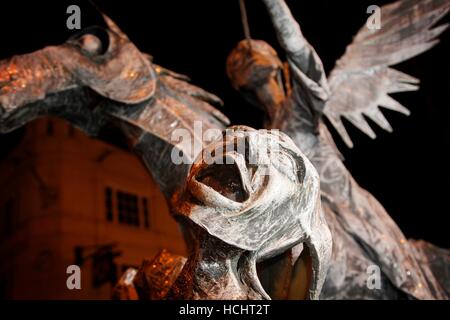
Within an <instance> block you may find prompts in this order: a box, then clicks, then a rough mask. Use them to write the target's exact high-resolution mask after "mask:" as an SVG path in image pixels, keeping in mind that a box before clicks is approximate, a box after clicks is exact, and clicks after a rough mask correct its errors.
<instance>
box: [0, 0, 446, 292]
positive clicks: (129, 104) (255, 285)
mask: <svg viewBox="0 0 450 320" xmlns="http://www.w3.org/2000/svg"><path fill="white" fill-rule="evenodd" d="M265 2H266V4H267V6H268V9H269V12H270V13H271V16H272V20H273V23H274V25H275V27H276V29H277V30H278V31H279V38H280V40H281V43H282V46H283V48H285V50H286V51H287V54H288V57H289V62H290V64H289V68H290V71H289V72H286V73H285V75H286V78H287V77H288V76H292V81H287V79H285V82H284V85H285V87H284V89H283V90H284V91H280V90H279V89H280V88H277V85H278V84H279V83H280V82H277V80H278V78H280V79H281V77H278V78H277V77H276V76H277V75H280V73H279V72H278V71H281V70H283V68H282V65H281V63H280V62H279V60H278V59H277V58H276V54H275V52H274V51H273V50H272V49H271V48H270V47H269V46H268V45H267V44H265V43H262V42H252V44H253V43H254V45H252V48H251V52H252V55H253V54H254V55H255V56H257V57H259V58H260V59H259V58H258V60H257V62H258V63H259V62H263V63H265V64H267V65H264V68H263V70H264V72H260V71H257V72H255V71H254V70H261V69H260V68H258V67H259V64H258V63H257V64H255V69H254V70H242V72H243V73H242V74H239V73H238V74H237V75H236V74H234V75H233V72H230V75H231V76H232V78H233V77H234V78H233V79H234V81H233V83H234V85H235V87H236V88H238V89H243V86H244V85H247V84H249V85H252V83H253V82H252V81H253V79H252V76H257V80H258V81H261V80H262V83H261V82H258V84H257V86H253V87H251V88H246V89H250V90H247V93H250V92H251V91H253V93H256V97H251V98H250V99H251V100H252V101H254V102H256V103H257V104H259V105H261V106H263V107H264V108H265V110H266V111H267V112H268V114H269V117H268V119H269V120H268V121H267V127H268V128H279V129H282V131H284V132H285V133H286V134H287V135H288V136H290V137H291V138H292V139H293V141H294V142H295V143H296V144H297V146H295V145H294V144H293V142H292V141H291V140H290V138H289V137H288V136H286V135H285V134H282V133H267V132H261V131H254V130H253V129H249V128H246V127H232V128H231V129H230V130H231V136H230V139H236V140H239V141H241V140H243V141H244V142H246V143H249V146H250V149H245V148H244V150H247V151H249V150H252V152H256V153H264V151H266V153H267V154H269V155H271V154H273V155H274V157H273V158H270V161H269V163H268V166H269V167H271V168H272V170H271V171H270V172H272V173H273V174H274V176H271V175H265V176H264V175H259V174H256V173H258V171H257V170H256V171H255V172H253V169H257V168H254V167H252V166H248V163H247V162H246V160H245V159H246V153H247V151H244V152H243V153H242V152H241V153H239V152H237V153H235V154H234V155H233V156H234V157H236V159H240V160H238V161H236V163H235V164H234V165H232V166H231V167H230V166H228V165H216V166H213V167H209V166H206V167H205V166H204V164H202V163H203V162H202V160H201V159H202V157H199V154H201V151H202V150H208V148H210V147H211V146H214V145H223V143H224V142H223V141H227V140H226V139H225V140H223V139H222V138H223V137H222V130H223V129H224V128H225V127H226V126H227V125H228V124H229V123H228V119H227V118H226V117H225V116H223V115H222V114H221V113H220V112H219V111H217V110H216V109H215V108H214V107H213V106H212V105H220V104H221V101H220V99H218V98H217V97H215V96H214V95H212V94H210V93H208V92H206V91H204V90H202V89H200V88H198V87H195V86H193V85H191V84H189V83H188V81H187V80H188V79H187V78H186V77H185V76H182V75H179V74H176V73H174V72H171V71H169V70H167V69H165V68H162V67H160V66H157V65H156V64H154V63H153V62H152V58H151V57H150V56H149V55H147V54H144V53H141V52H140V51H139V50H138V49H137V48H136V46H134V44H133V43H132V42H131V41H130V40H129V39H128V37H127V36H126V35H125V34H124V33H123V32H122V31H121V30H120V29H119V28H118V27H117V26H116V25H115V24H114V23H113V22H112V21H111V20H110V19H109V18H108V17H106V16H105V17H104V18H105V21H106V23H107V25H108V28H107V29H102V28H88V29H86V30H85V31H83V32H82V33H81V34H79V35H77V36H76V37H73V38H71V39H69V40H68V41H67V42H66V43H65V44H63V45H60V46H52V47H47V48H44V49H42V50H39V51H36V52H34V53H31V54H25V55H20V56H14V57H12V58H10V59H6V60H2V61H0V131H2V132H9V131H12V130H14V129H16V128H18V127H21V126H23V125H25V124H26V123H28V122H29V121H31V120H33V119H35V118H37V117H39V116H45V115H53V116H57V117H61V118H63V119H66V120H68V121H69V122H71V123H72V124H73V125H75V126H77V127H79V128H80V129H81V130H83V131H84V132H86V133H87V134H89V135H91V136H96V137H99V138H102V136H103V134H104V132H106V131H110V130H118V131H119V132H121V133H122V134H123V135H124V136H125V137H126V139H127V141H128V142H129V143H130V147H131V148H132V149H133V150H134V151H135V152H136V153H137V154H139V155H140V156H141V158H142V159H143V161H144V163H145V164H146V165H147V167H148V169H149V171H150V173H151V174H152V176H153V177H154V179H155V181H156V182H157V184H158V186H159V188H160V189H161V191H162V192H163V194H164V195H165V197H166V200H167V201H168V202H170V203H171V204H172V205H171V211H172V213H173V214H174V216H175V217H176V218H177V220H178V221H179V222H180V225H181V226H182V230H183V233H184V236H185V239H186V244H187V246H188V251H189V256H188V259H187V260H186V259H184V258H182V257H177V256H174V255H171V254H170V253H167V252H162V253H161V254H160V255H159V256H158V257H156V258H155V259H154V260H152V263H154V265H156V266H157V268H155V270H153V271H149V270H148V268H146V266H149V265H150V264H149V263H147V264H146V263H144V264H143V267H142V268H141V270H139V272H137V273H136V272H133V271H132V270H130V271H129V272H127V273H126V274H125V275H124V278H122V279H121V281H120V282H119V285H118V291H117V292H116V293H117V294H118V297H119V298H129V299H134V298H140V299H158V298H171V299H178V298H192V299H208V298H211V299H220V298H236V299H268V298H313V299H314V298H318V297H319V294H320V289H321V286H322V284H323V290H322V295H321V297H322V298H337V299H339V298H409V297H412V298H419V299H426V298H446V297H447V296H446V292H445V290H448V288H444V287H443V286H441V283H440V282H439V281H438V279H436V278H435V275H434V271H435V270H434V269H433V268H434V267H435V264H433V263H428V259H431V257H432V256H433V254H434V255H435V256H438V257H439V258H441V257H445V259H444V258H442V259H440V260H439V261H440V264H439V265H438V267H439V266H440V267H442V266H447V265H448V264H446V263H448V253H447V252H445V251H442V252H441V251H438V249H436V248H434V247H432V246H431V245H428V244H425V243H421V245H417V244H413V243H411V242H409V241H407V240H405V239H404V237H403V235H402V233H401V232H400V230H399V229H398V227H397V226H396V225H395V224H394V222H393V221H392V220H391V219H390V218H389V216H388V215H387V213H386V212H385V211H384V209H383V208H382V206H381V205H380V204H379V203H378V202H377V201H376V200H375V199H374V198H373V197H372V196H371V195H370V194H368V193H367V192H366V191H364V190H362V189H361V188H360V187H359V186H358V185H357V184H356V182H354V180H353V179H352V178H351V176H350V174H349V173H348V171H347V170H346V169H345V167H344V166H343V164H342V159H341V158H340V155H339V153H338V151H337V149H336V147H335V146H334V144H333V143H332V139H331V136H330V135H329V133H328V132H327V130H326V127H325V126H324V124H323V122H322V119H321V116H322V114H325V115H327V116H328V117H329V118H330V120H331V122H332V123H333V124H334V125H335V126H337V129H338V131H339V132H340V133H341V134H342V135H343V136H344V138H345V139H346V141H347V142H349V140H348V139H347V138H346V136H345V134H344V132H343V131H342V128H343V127H342V126H340V122H339V120H337V119H339V117H340V116H342V115H344V116H346V117H348V118H350V119H351V120H352V119H353V120H354V121H352V122H354V123H355V124H357V126H358V127H359V128H362V129H364V131H365V132H369V131H368V129H367V128H368V126H365V125H364V123H365V122H364V123H363V122H361V119H363V118H362V116H361V114H362V113H365V114H366V113H367V112H369V113H370V115H371V116H372V117H373V118H374V119H376V120H377V123H379V124H381V125H382V126H383V127H385V128H386V127H387V124H386V122H384V121H383V120H382V119H384V118H382V117H380V114H381V113H380V112H379V111H378V110H375V109H377V105H378V104H379V105H383V106H386V107H390V108H392V109H396V110H398V111H402V110H404V109H402V108H401V107H400V106H399V105H398V104H397V103H396V102H394V101H393V100H392V99H390V98H389V97H388V96H387V94H388V93H391V92H398V91H405V90H412V89H415V88H416V86H415V85H414V83H415V82H416V81H415V80H414V79H413V78H411V77H409V76H406V75H404V74H402V73H399V72H398V71H394V70H393V69H391V68H389V67H388V66H389V65H391V64H394V63H398V62H400V61H403V60H405V59H406V58H410V57H412V56H414V55H416V54H418V53H420V52H423V51H425V50H427V49H429V48H430V47H431V46H432V45H433V44H434V42H433V41H432V39H434V38H435V37H436V36H437V35H438V34H440V33H441V32H442V31H443V28H437V29H431V30H430V27H431V26H432V25H433V24H434V23H435V22H436V21H437V20H439V18H440V17H442V16H443V15H444V14H445V13H446V12H447V11H448V9H449V5H448V3H449V2H448V1H432V2H431V1H424V2H423V4H422V3H417V1H413V0H411V1H400V2H398V3H395V4H392V5H390V6H387V7H385V8H383V10H385V15H386V17H387V19H386V20H385V23H386V27H387V26H389V28H387V29H386V30H391V31H390V32H387V33H383V31H380V32H379V33H373V34H372V33H368V31H367V30H362V31H361V32H360V34H359V35H358V36H357V37H356V38H355V43H354V44H353V45H352V46H351V47H349V49H348V52H347V54H346V55H345V56H344V58H343V59H341V62H340V63H339V64H338V68H337V69H335V71H334V72H333V73H332V74H331V76H330V81H329V83H330V89H328V84H327V80H326V78H325V75H324V73H323V68H322V67H321V63H320V60H319V58H318V57H317V55H316V54H315V52H314V50H313V49H312V48H311V47H310V46H309V45H308V44H307V42H306V40H304V38H303V37H302V35H301V33H300V29H299V28H298V25H297V23H296V22H295V20H294V19H293V18H292V16H291V15H290V12H289V10H288V8H287V7H286V5H285V4H284V2H283V1H269V0H267V1H265ZM412 12H415V13H416V14H412ZM417 13H420V14H417ZM404 16H405V17H409V18H402V17H404ZM382 30H384V29H382ZM396 31H398V32H396ZM365 41H373V43H372V42H371V43H366V42H365ZM245 46H246V43H244V44H241V45H240V47H239V48H238V51H237V56H236V59H234V60H233V59H231V60H230V61H229V62H230V63H231V64H232V65H231V67H230V68H229V70H230V71H232V70H233V69H236V70H239V66H238V64H239V61H241V60H240V59H245V57H246V55H247V53H248V50H247V49H248V48H246V47H245ZM372 50H374V51H372ZM366 55H369V56H366ZM370 57H376V59H375V60H373V59H370ZM383 59H385V60H383ZM233 64H237V66H233ZM247 71H248V73H245V72H247ZM355 77H356V78H355ZM236 79H237V80H236ZM236 81H238V82H236ZM266 81H269V83H268V85H267V83H265V82H266ZM291 83H292V87H291V86H290V84H291ZM350 88H351V89H352V90H351V91H352V92H350V94H351V96H346V93H349V90H350ZM375 93H376V94H375ZM272 100H273V101H272ZM349 101H350V102H351V103H348V102H349ZM360 101H364V103H363V104H360V103H359V102H360ZM272 102H274V103H272ZM344 102H345V103H344ZM364 108H366V109H364ZM286 117H288V118H289V119H287V118H286ZM355 119H357V120H355ZM196 123H200V124H201V126H202V132H205V131H207V130H209V129H211V130H212V129H214V130H212V131H211V132H215V133H216V134H213V135H210V136H209V138H208V140H205V139H204V137H203V136H201V135H199V134H198V132H197V131H196V130H195V126H196ZM180 130H182V131H184V132H189V134H190V136H191V137H192V139H191V140H181V141H174V139H173V134H174V132H177V131H180ZM225 136H227V135H226V134H225ZM255 137H260V138H261V137H262V138H263V139H266V140H270V141H272V144H270V145H269V147H267V146H266V147H264V146H261V148H260V149H258V145H259V144H258V143H253V142H254V141H259V140H258V139H259V138H255ZM255 139H256V140H255ZM193 141H195V142H196V145H197V148H192V145H191V142H193ZM211 143H212V144H211ZM194 144H195V143H194ZM244 145H245V143H244ZM280 146H281V150H282V152H280V153H278V152H279V151H280V150H279V148H278V147H280ZM252 147H256V149H251V148H252ZM275 147H276V148H275ZM299 149H300V150H301V151H300V150H299ZM302 152H303V153H302ZM174 154H177V155H178V159H179V157H181V161H178V162H177V161H173V155H174ZM303 154H304V155H303ZM305 156H306V157H305ZM194 159H197V162H195V163H194ZM199 159H200V160H199ZM308 159H309V160H310V161H311V162H312V164H313V165H314V166H315V167H316V168H317V170H318V171H319V175H320V179H321V185H320V188H321V202H322V205H320V203H319V202H318V200H319V186H318V179H317V178H318V176H317V174H316V170H315V169H314V168H313V167H312V165H311V164H310V162H309V160H308ZM275 160H276V161H275ZM198 161H200V162H198ZM192 163H194V165H193V166H191V164H192ZM258 165H259V164H258V163H257V164H256V167H258ZM203 169H204V170H205V171H206V172H203ZM200 172H202V174H201V175H200V176H198V174H199V173H200ZM203 173H204V175H203ZM244 173H245V174H244ZM253 177H254V179H255V182H258V181H259V182H261V181H264V183H266V184H262V185H260V186H259V187H258V186H257V184H256V185H255V186H253V185H252V183H253V182H254V181H253V180H251V179H253ZM262 177H264V178H262ZM199 179H200V180H201V181H199ZM258 179H259V180H258ZM261 179H262V180H261ZM265 179H266V180H265ZM249 181H250V183H249ZM239 188H242V190H241V189H239ZM252 188H255V189H252ZM258 188H259V189H258ZM257 190H259V191H261V194H258V193H257V192H256V191H257ZM265 193H266V194H265ZM229 197H232V198H231V199H229ZM218 199H220V201H219V200H218ZM244 204H245V205H248V206H247V207H245V205H244ZM252 205H254V206H255V207H252ZM320 207H323V209H324V213H325V217H326V219H327V220H328V225H329V227H330V229H331V235H332V238H333V243H334V245H333V246H334V247H333V255H332V257H331V262H330V248H331V239H330V233H329V229H328V227H327V222H326V221H325V219H324V218H323V214H322V210H321V209H320ZM252 217H254V219H255V220H254V221H252V220H251V218H252ZM277 219H278V220H277ZM249 226H251V227H249ZM438 253H439V254H438ZM143 258H144V257H143ZM436 261H438V260H437V258H436ZM231 262H232V263H231ZM329 262H330V263H331V267H330V269H329V271H328V274H326V269H327V266H328V264H329ZM230 263H231V264H230ZM373 264H376V265H379V266H380V267H381V269H382V277H383V279H382V280H383V286H384V285H386V286H385V287H383V290H371V291H369V290H368V288H367V286H366V281H365V279H366V278H367V270H366V267H367V266H368V265H373ZM227 268H229V269H227ZM163 271H164V272H163ZM202 272H203V273H202ZM202 274H203V275H205V278H202ZM425 274H426V276H425ZM218 275H220V277H218V279H220V281H217V282H214V281H213V280H214V279H217V277H216V276H218ZM159 276H161V277H164V281H161V278H158V277H159ZM325 277H326V278H325ZM202 279H209V280H208V281H202ZM166 280H167V281H166ZM363 280H364V281H363Z"/></svg>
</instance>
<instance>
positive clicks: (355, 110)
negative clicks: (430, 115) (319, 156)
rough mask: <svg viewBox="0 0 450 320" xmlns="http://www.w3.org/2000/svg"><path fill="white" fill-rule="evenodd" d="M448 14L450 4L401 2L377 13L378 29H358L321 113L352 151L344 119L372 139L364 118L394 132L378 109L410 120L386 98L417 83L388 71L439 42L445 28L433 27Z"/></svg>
mask: <svg viewBox="0 0 450 320" xmlns="http://www.w3.org/2000/svg"><path fill="white" fill-rule="evenodd" d="M449 11H450V0H421V1H419V0H400V1H397V2H394V3H392V4H389V5H386V6H383V7H382V8H381V23H382V26H381V29H379V30H370V29H369V28H368V27H367V26H364V27H362V28H361V29H360V31H359V32H358V34H357V35H356V36H355V38H354V40H353V42H352V44H350V45H349V46H348V47H347V49H346V51H345V54H344V56H343V57H342V58H341V59H339V60H338V62H337V63H336V67H335V68H334V69H333V71H332V72H331V74H330V88H331V90H332V95H331V97H330V99H329V101H328V102H327V104H326V106H325V110H324V113H325V115H326V116H327V118H328V119H329V120H330V122H331V124H332V125H333V126H334V127H335V129H336V131H337V132H338V133H339V135H340V136H341V137H342V139H343V140H344V142H345V143H346V144H347V146H349V147H350V148H351V147H353V142H352V141H351V138H350V136H349V134H348V132H347V130H346V129H345V126H344V124H343V122H342V118H345V119H347V120H348V121H349V122H350V123H352V124H353V125H354V126H355V127H357V128H358V129H359V130H361V131H362V132H363V133H365V134H366V135H367V136H369V137H370V138H372V139H374V138H376V134H375V132H374V131H373V130H372V128H371V127H370V125H369V124H368V122H367V120H366V119H365V117H367V118H369V119H371V120H372V121H373V122H375V124H377V125H378V126H380V127H381V128H383V129H384V130H386V131H389V132H391V131H392V130H393V129H392V127H391V125H390V124H389V122H388V121H387V120H386V118H385V117H384V115H383V113H382V112H381V110H380V109H379V107H383V108H386V109H390V110H394V111H397V112H400V113H403V114H405V115H409V113H410V112H409V110H408V109H406V108H405V107H404V106H402V105H401V104H400V103H399V102H397V101H396V100H394V99H393V98H392V97H390V96H389V94H390V93H397V92H406V91H414V90H418V89H419V79H416V78H414V77H411V76H409V75H407V74H405V73H403V72H400V71H397V70H395V69H392V68H390V66H392V65H395V64H398V63H400V62H403V61H406V60H408V59H411V58H413V57H415V56H417V55H419V54H421V53H423V52H425V51H427V50H429V49H431V48H432V47H434V46H435V45H436V44H438V43H439V39H437V38H438V37H439V36H440V35H441V34H442V33H443V32H444V31H445V30H447V28H448V26H449V25H448V24H444V25H440V26H437V27H434V26H435V25H436V23H437V22H438V21H439V20H441V19H442V18H443V17H444V16H445V15H446V14H447V13H448V12H449Z"/></svg>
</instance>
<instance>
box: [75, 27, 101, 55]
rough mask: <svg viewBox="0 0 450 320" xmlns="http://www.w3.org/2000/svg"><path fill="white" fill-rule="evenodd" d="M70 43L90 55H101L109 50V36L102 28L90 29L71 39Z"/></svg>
mask: <svg viewBox="0 0 450 320" xmlns="http://www.w3.org/2000/svg"><path fill="white" fill-rule="evenodd" d="M70 42H71V43H74V44H75V45H77V46H79V47H80V48H81V49H83V50H84V51H86V52H88V53H90V54H95V55H103V54H104V53H106V51H108V48H109V34H108V32H107V31H106V30H105V29H103V28H100V27H90V28H86V29H85V30H83V31H82V32H80V33H78V34H77V35H75V36H74V37H72V38H71V39H70Z"/></svg>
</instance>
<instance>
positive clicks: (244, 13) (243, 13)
mask: <svg viewBox="0 0 450 320" xmlns="http://www.w3.org/2000/svg"><path fill="white" fill-rule="evenodd" d="M239 6H240V8H241V20H242V26H243V27H244V34H245V38H246V39H247V40H248V45H249V46H250V49H251V47H252V45H251V41H250V40H251V39H252V37H251V35H250V27H249V24H248V18H247V10H246V8H245V2H244V0H239Z"/></svg>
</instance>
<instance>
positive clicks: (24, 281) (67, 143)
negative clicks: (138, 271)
mask: <svg viewBox="0 0 450 320" xmlns="http://www.w3.org/2000/svg"><path fill="white" fill-rule="evenodd" d="M0 185H1V192H0V297H1V298H7V299H109V298H110V296H111V289H112V283H111V282H110V281H108V279H99V276H100V278H101V276H102V275H103V276H105V274H106V273H109V272H111V266H110V265H108V264H107V263H106V264H105V261H103V262H102V263H103V266H102V265H100V266H99V265H98V263H94V262H93V260H95V259H93V257H97V256H96V252H98V249H99V248H101V247H103V248H105V246H108V245H112V244H115V247H114V251H115V252H120V253H121V255H120V256H118V257H116V258H114V262H115V266H116V267H117V268H116V270H112V271H113V272H114V273H116V274H117V275H118V276H119V275H120V274H121V272H122V271H123V270H124V269H126V268H127V267H129V266H134V267H137V266H139V265H140V263H141V262H142V260H143V258H144V257H152V256H153V255H155V254H156V253H157V252H158V251H159V250H161V249H162V248H167V249H169V250H171V251H172V252H174V253H179V254H184V253H185V248H184V242H183V240H182V237H181V234H180V232H179V229H178V226H177V225H176V223H175V222H174V221H173V219H172V218H171V217H170V215H169V213H168V209H167V206H166V203H165V200H164V198H163V196H162V194H161V193H160V192H159V190H158V188H157V186H156V184H155V183H154V181H153V180H152V178H151V176H150V175H149V173H148V172H147V170H146V169H145V166H144V165H143V164H142V162H141V161H140V159H139V158H138V157H136V156H135V155H134V154H132V153H130V152H128V151H126V150H124V149H121V148H119V147H116V146H112V145H110V144H107V143H104V142H102V141H99V140H94V139H91V138H88V137H87V136H85V135H84V134H83V133H81V132H80V131H78V130H77V129H74V128H73V127H72V126H70V125H69V124H68V123H66V122H64V121H62V120H58V119H53V118H44V119H39V120H36V121H34V122H32V123H31V124H29V125H28V126H27V127H26V129H25V133H24V136H23V138H22V139H21V142H20V143H19V144H18V145H17V146H16V147H15V148H14V149H13V150H12V151H11V152H10V153H9V154H8V156H7V157H6V158H5V159H3V160H2V162H1V163H0ZM77 253H78V254H77ZM92 254H94V255H92ZM77 256H78V259H77ZM80 257H81V258H83V259H82V260H80ZM97 260H98V259H97ZM97 262H98V261H97ZM76 263H78V264H81V289H80V290H77V289H74V290H69V289H68V288H67V285H66V280H67V278H68V277H69V276H70V274H67V273H66V270H67V267H68V266H70V265H73V264H76ZM102 268H103V269H102Z"/></svg>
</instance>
